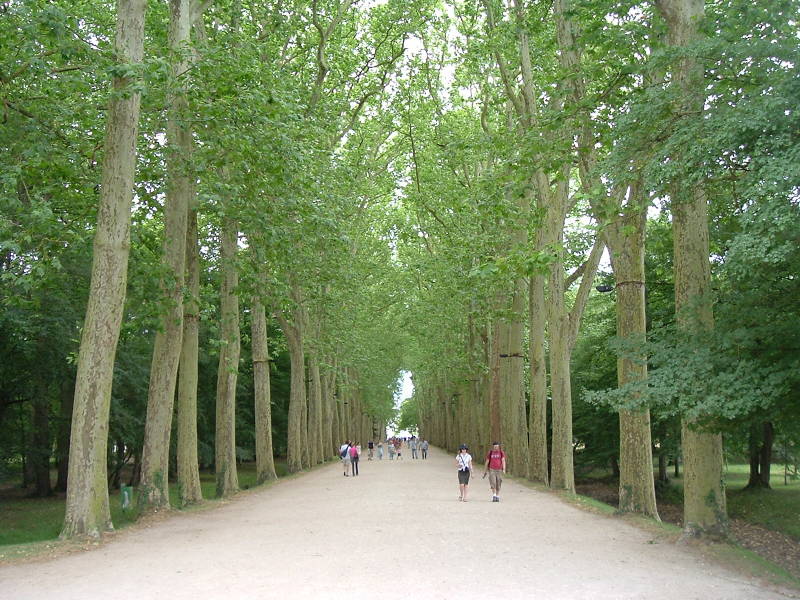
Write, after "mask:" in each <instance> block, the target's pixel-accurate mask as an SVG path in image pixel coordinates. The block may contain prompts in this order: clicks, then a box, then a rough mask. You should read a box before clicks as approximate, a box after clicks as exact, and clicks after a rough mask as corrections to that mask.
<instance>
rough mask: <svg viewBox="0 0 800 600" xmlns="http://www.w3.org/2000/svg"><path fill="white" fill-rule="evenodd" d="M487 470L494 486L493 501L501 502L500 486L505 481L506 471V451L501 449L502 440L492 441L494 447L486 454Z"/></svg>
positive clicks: (490, 483)
mask: <svg viewBox="0 0 800 600" xmlns="http://www.w3.org/2000/svg"><path fill="white" fill-rule="evenodd" d="M486 471H487V472H488V473H489V485H490V486H491V487H492V502H500V486H501V485H502V483H503V473H505V472H506V453H505V452H503V451H502V450H501V449H500V442H492V449H491V450H489V453H488V454H487V455H486ZM485 474H486V473H484V475H485Z"/></svg>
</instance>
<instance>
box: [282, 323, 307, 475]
mask: <svg viewBox="0 0 800 600" xmlns="http://www.w3.org/2000/svg"><path fill="white" fill-rule="evenodd" d="M295 316H298V313H297V312H296V313H295ZM278 320H279V321H280V323H281V328H282V329H283V333H284V335H285V336H286V342H287V344H288V346H289V360H290V365H291V384H290V390H289V414H288V419H287V421H288V423H287V441H286V462H287V468H288V469H289V472H290V473H296V472H298V471H302V470H303V445H304V444H305V441H306V436H305V435H304V432H303V430H302V424H303V411H304V410H305V405H306V375H305V356H304V352H303V325H302V322H301V321H297V320H296V321H295V323H293V324H289V323H288V322H287V321H286V320H285V319H284V318H283V317H282V316H278Z"/></svg>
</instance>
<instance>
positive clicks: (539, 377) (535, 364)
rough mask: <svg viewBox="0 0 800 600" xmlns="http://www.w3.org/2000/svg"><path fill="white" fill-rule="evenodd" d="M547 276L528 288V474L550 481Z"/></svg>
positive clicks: (538, 276)
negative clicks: (548, 454) (546, 327)
mask: <svg viewBox="0 0 800 600" xmlns="http://www.w3.org/2000/svg"><path fill="white" fill-rule="evenodd" d="M544 282H545V280H544V276H543V275H533V276H531V280H530V290H529V294H530V296H529V300H528V306H529V321H530V332H529V338H530V342H529V347H530V380H531V382H530V385H531V400H530V402H531V409H530V424H529V426H528V430H529V433H530V447H529V452H528V455H529V459H528V476H529V478H530V479H531V480H532V481H540V482H541V483H544V484H545V485H548V484H549V483H550V476H549V473H548V471H547V365H546V363H545V350H544V344H545V324H546V315H545V310H546V308H545V303H544Z"/></svg>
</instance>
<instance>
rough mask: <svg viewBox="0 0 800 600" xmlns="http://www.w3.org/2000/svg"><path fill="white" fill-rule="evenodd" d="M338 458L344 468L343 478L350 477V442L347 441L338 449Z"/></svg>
mask: <svg viewBox="0 0 800 600" xmlns="http://www.w3.org/2000/svg"><path fill="white" fill-rule="evenodd" d="M339 458H341V459H342V466H343V467H344V476H345V477H349V476H350V440H347V441H346V442H345V443H344V444H342V445H341V447H340V448H339Z"/></svg>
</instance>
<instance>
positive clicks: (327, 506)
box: [0, 450, 785, 600]
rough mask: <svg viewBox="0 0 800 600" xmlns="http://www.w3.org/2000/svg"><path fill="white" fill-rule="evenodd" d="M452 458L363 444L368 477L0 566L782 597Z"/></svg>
mask: <svg viewBox="0 0 800 600" xmlns="http://www.w3.org/2000/svg"><path fill="white" fill-rule="evenodd" d="M404 454H405V453H404ZM452 464H453V461H452V459H451V458H450V457H449V456H445V455H444V454H443V453H441V452H439V451H436V450H432V452H431V456H430V458H429V460H427V461H412V460H410V459H409V458H407V457H405V456H404V459H403V461H388V460H386V459H384V460H383V461H380V462H379V461H372V462H369V461H367V460H362V461H361V475H360V476H359V477H348V478H345V477H343V475H342V472H341V470H340V469H339V467H338V465H330V466H326V467H323V468H320V469H316V470H314V471H312V472H311V473H308V474H305V475H302V476H300V477H297V478H293V479H290V480H284V481H281V482H278V483H277V484H275V485H273V486H270V487H269V488H267V489H264V490H259V491H254V492H251V493H248V494H245V495H243V496H242V497H239V498H237V499H235V500H233V501H232V502H230V503H228V504H226V505H224V506H221V507H219V508H217V509H214V510H209V511H203V512H195V513H182V514H177V515H175V516H174V517H171V518H169V519H167V520H165V521H162V522H158V523H155V524H153V525H152V526H150V527H137V528H134V529H132V530H129V531H123V532H120V533H119V534H117V536H116V538H115V539H114V540H113V541H111V542H109V543H108V544H104V545H101V546H100V547H99V548H97V549H95V550H92V551H88V552H82V553H76V554H71V555H67V556H63V557H60V558H57V559H54V560H51V561H48V562H34V563H27V564H18V565H10V566H4V567H0V598H2V600H27V599H37V600H39V599H44V598H58V599H59V600H72V599H75V600H78V599H80V600H90V599H94V598H103V599H105V598H113V599H114V600H128V599H130V600H134V599H135V600H149V599H156V598H158V599H161V598H164V599H169V600H179V599H184V598H186V599H188V598H191V599H193V600H195V599H196V600H205V599H209V600H217V599H222V600H239V599H247V600H250V599H253V600H260V599H266V598H280V599H281V600H294V599H296V598H347V599H348V600H359V599H362V598H387V597H398V598H406V597H411V598H414V599H415V600H428V599H450V598H452V599H459V600H461V599H465V600H466V599H472V598H479V599H487V600H489V599H509V598H526V599H528V598H541V599H546V600H558V599H570V600H573V599H605V598H608V599H615V600H616V599H622V598H636V599H640V598H643V599H644V598H647V599H651V598H652V599H661V598H663V599H669V600H687V599H691V598H698V599H700V598H703V599H714V600H720V599H731V600H732V599H742V600H745V599H747V600H751V599H754V598H764V599H777V598H785V596H782V595H780V594H778V593H776V592H772V591H769V590H768V589H766V588H762V587H759V586H758V584H757V583H755V582H753V581H750V580H748V579H746V578H744V577H742V576H740V575H737V574H735V573H731V572H729V571H725V570H723V569H721V568H719V567H716V566H711V565H708V564H703V562H702V561H701V560H700V559H698V558H697V556H695V555H693V554H691V553H689V551H688V550H686V549H684V548H680V547H676V546H673V545H671V544H667V543H652V542H653V540H652V535H650V534H648V533H646V532H643V531H641V530H639V529H637V528H634V527H633V526H631V525H628V524H626V523H624V522H622V521H620V520H618V519H613V518H608V517H603V516H598V515H593V514H589V513H586V512H583V511H581V510H578V509H577V508H574V507H572V506H570V505H568V504H566V503H564V502H563V501H561V500H559V499H558V498H557V497H555V496H553V495H551V494H547V493H541V492H537V491H535V490H531V489H529V488H526V487H524V486H521V485H518V484H516V483H514V482H511V481H506V482H505V484H504V489H503V501H502V502H501V503H499V504H497V503H492V502H489V494H488V484H487V480H480V479H477V480H475V479H473V485H472V486H471V498H470V501H469V502H467V503H461V502H458V501H457V489H458V488H457V482H456V473H455V470H454V467H452V466H451V465H452Z"/></svg>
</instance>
